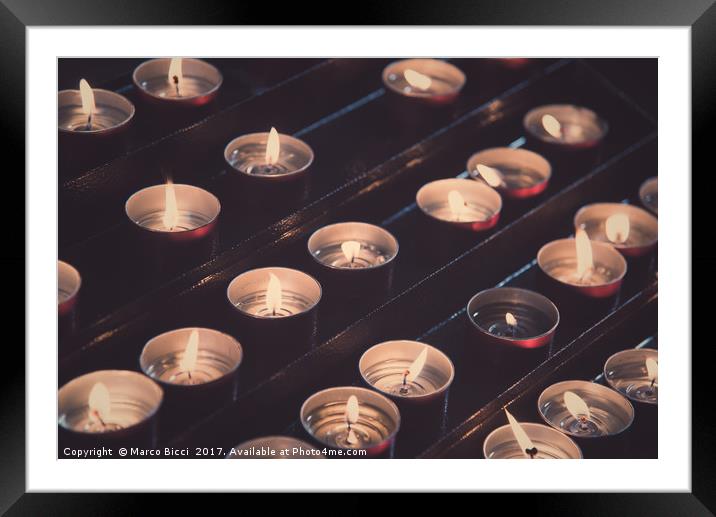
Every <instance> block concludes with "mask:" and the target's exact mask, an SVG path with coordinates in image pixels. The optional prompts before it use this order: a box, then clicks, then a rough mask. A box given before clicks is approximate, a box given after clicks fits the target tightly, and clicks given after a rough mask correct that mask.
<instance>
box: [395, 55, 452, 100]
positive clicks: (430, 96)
mask: <svg viewBox="0 0 716 517" xmlns="http://www.w3.org/2000/svg"><path fill="white" fill-rule="evenodd" d="M383 84H384V85H385V87H386V88H388V90H389V91H391V92H393V93H395V94H397V95H399V96H400V97H402V98H406V99H410V100H414V101H419V102H423V103H425V104H430V105H443V104H449V103H451V102H452V101H454V100H455V99H456V98H457V96H458V94H459V93H460V90H461V89H462V87H463V86H465V74H464V73H463V72H462V70H460V69H459V68H457V67H456V66H455V65H451V64H450V63H447V62H445V61H441V60H438V59H404V60H402V61H395V62H393V63H391V64H389V65H388V66H387V67H385V69H384V70H383Z"/></svg>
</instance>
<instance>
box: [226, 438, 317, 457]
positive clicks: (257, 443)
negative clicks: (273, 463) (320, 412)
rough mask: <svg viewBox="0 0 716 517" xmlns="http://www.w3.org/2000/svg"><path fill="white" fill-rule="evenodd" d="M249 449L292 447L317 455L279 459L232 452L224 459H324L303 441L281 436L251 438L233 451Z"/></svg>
mask: <svg viewBox="0 0 716 517" xmlns="http://www.w3.org/2000/svg"><path fill="white" fill-rule="evenodd" d="M251 447H272V448H274V449H288V448H293V447H300V448H302V449H305V450H309V451H316V452H318V454H310V455H308V456H307V457H304V456H298V457H293V456H288V457H287V456H279V457H265V456H257V455H250V454H245V455H244V454H234V452H232V451H229V453H228V454H227V455H226V459H229V460H241V459H315V460H317V459H325V458H326V457H325V456H324V455H323V453H321V452H320V449H316V448H315V447H314V446H313V445H311V444H310V443H307V442H304V441H303V440H299V439H298V438H293V437H291V436H281V435H272V436H261V437H259V438H252V439H251V440H246V441H245V442H241V443H240V444H238V445H236V446H234V447H233V449H250V448H251Z"/></svg>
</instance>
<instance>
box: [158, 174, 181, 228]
mask: <svg viewBox="0 0 716 517" xmlns="http://www.w3.org/2000/svg"><path fill="white" fill-rule="evenodd" d="M178 220H179V209H178V208H177V195H176V193H175V192H174V183H172V182H171V181H168V182H167V185H166V187H164V217H163V218H162V222H163V223H164V228H166V229H167V230H173V229H174V227H175V226H176V225H177V221H178Z"/></svg>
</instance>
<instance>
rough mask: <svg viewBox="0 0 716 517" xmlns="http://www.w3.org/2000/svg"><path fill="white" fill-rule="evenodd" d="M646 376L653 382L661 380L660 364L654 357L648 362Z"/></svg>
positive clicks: (648, 359)
mask: <svg viewBox="0 0 716 517" xmlns="http://www.w3.org/2000/svg"><path fill="white" fill-rule="evenodd" d="M646 375H647V376H648V377H649V381H651V382H656V381H658V380H659V363H657V362H656V359H654V358H653V357H649V358H647V360H646Z"/></svg>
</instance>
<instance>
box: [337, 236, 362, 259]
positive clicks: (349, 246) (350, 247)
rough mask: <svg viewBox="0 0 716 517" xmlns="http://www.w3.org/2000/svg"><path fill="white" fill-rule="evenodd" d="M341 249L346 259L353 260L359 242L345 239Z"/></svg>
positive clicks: (358, 249)
mask: <svg viewBox="0 0 716 517" xmlns="http://www.w3.org/2000/svg"><path fill="white" fill-rule="evenodd" d="M341 250H342V251H343V255H345V257H346V260H347V261H348V262H353V259H355V258H356V257H357V256H358V253H359V252H360V242H358V241H346V242H344V243H343V244H341Z"/></svg>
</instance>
